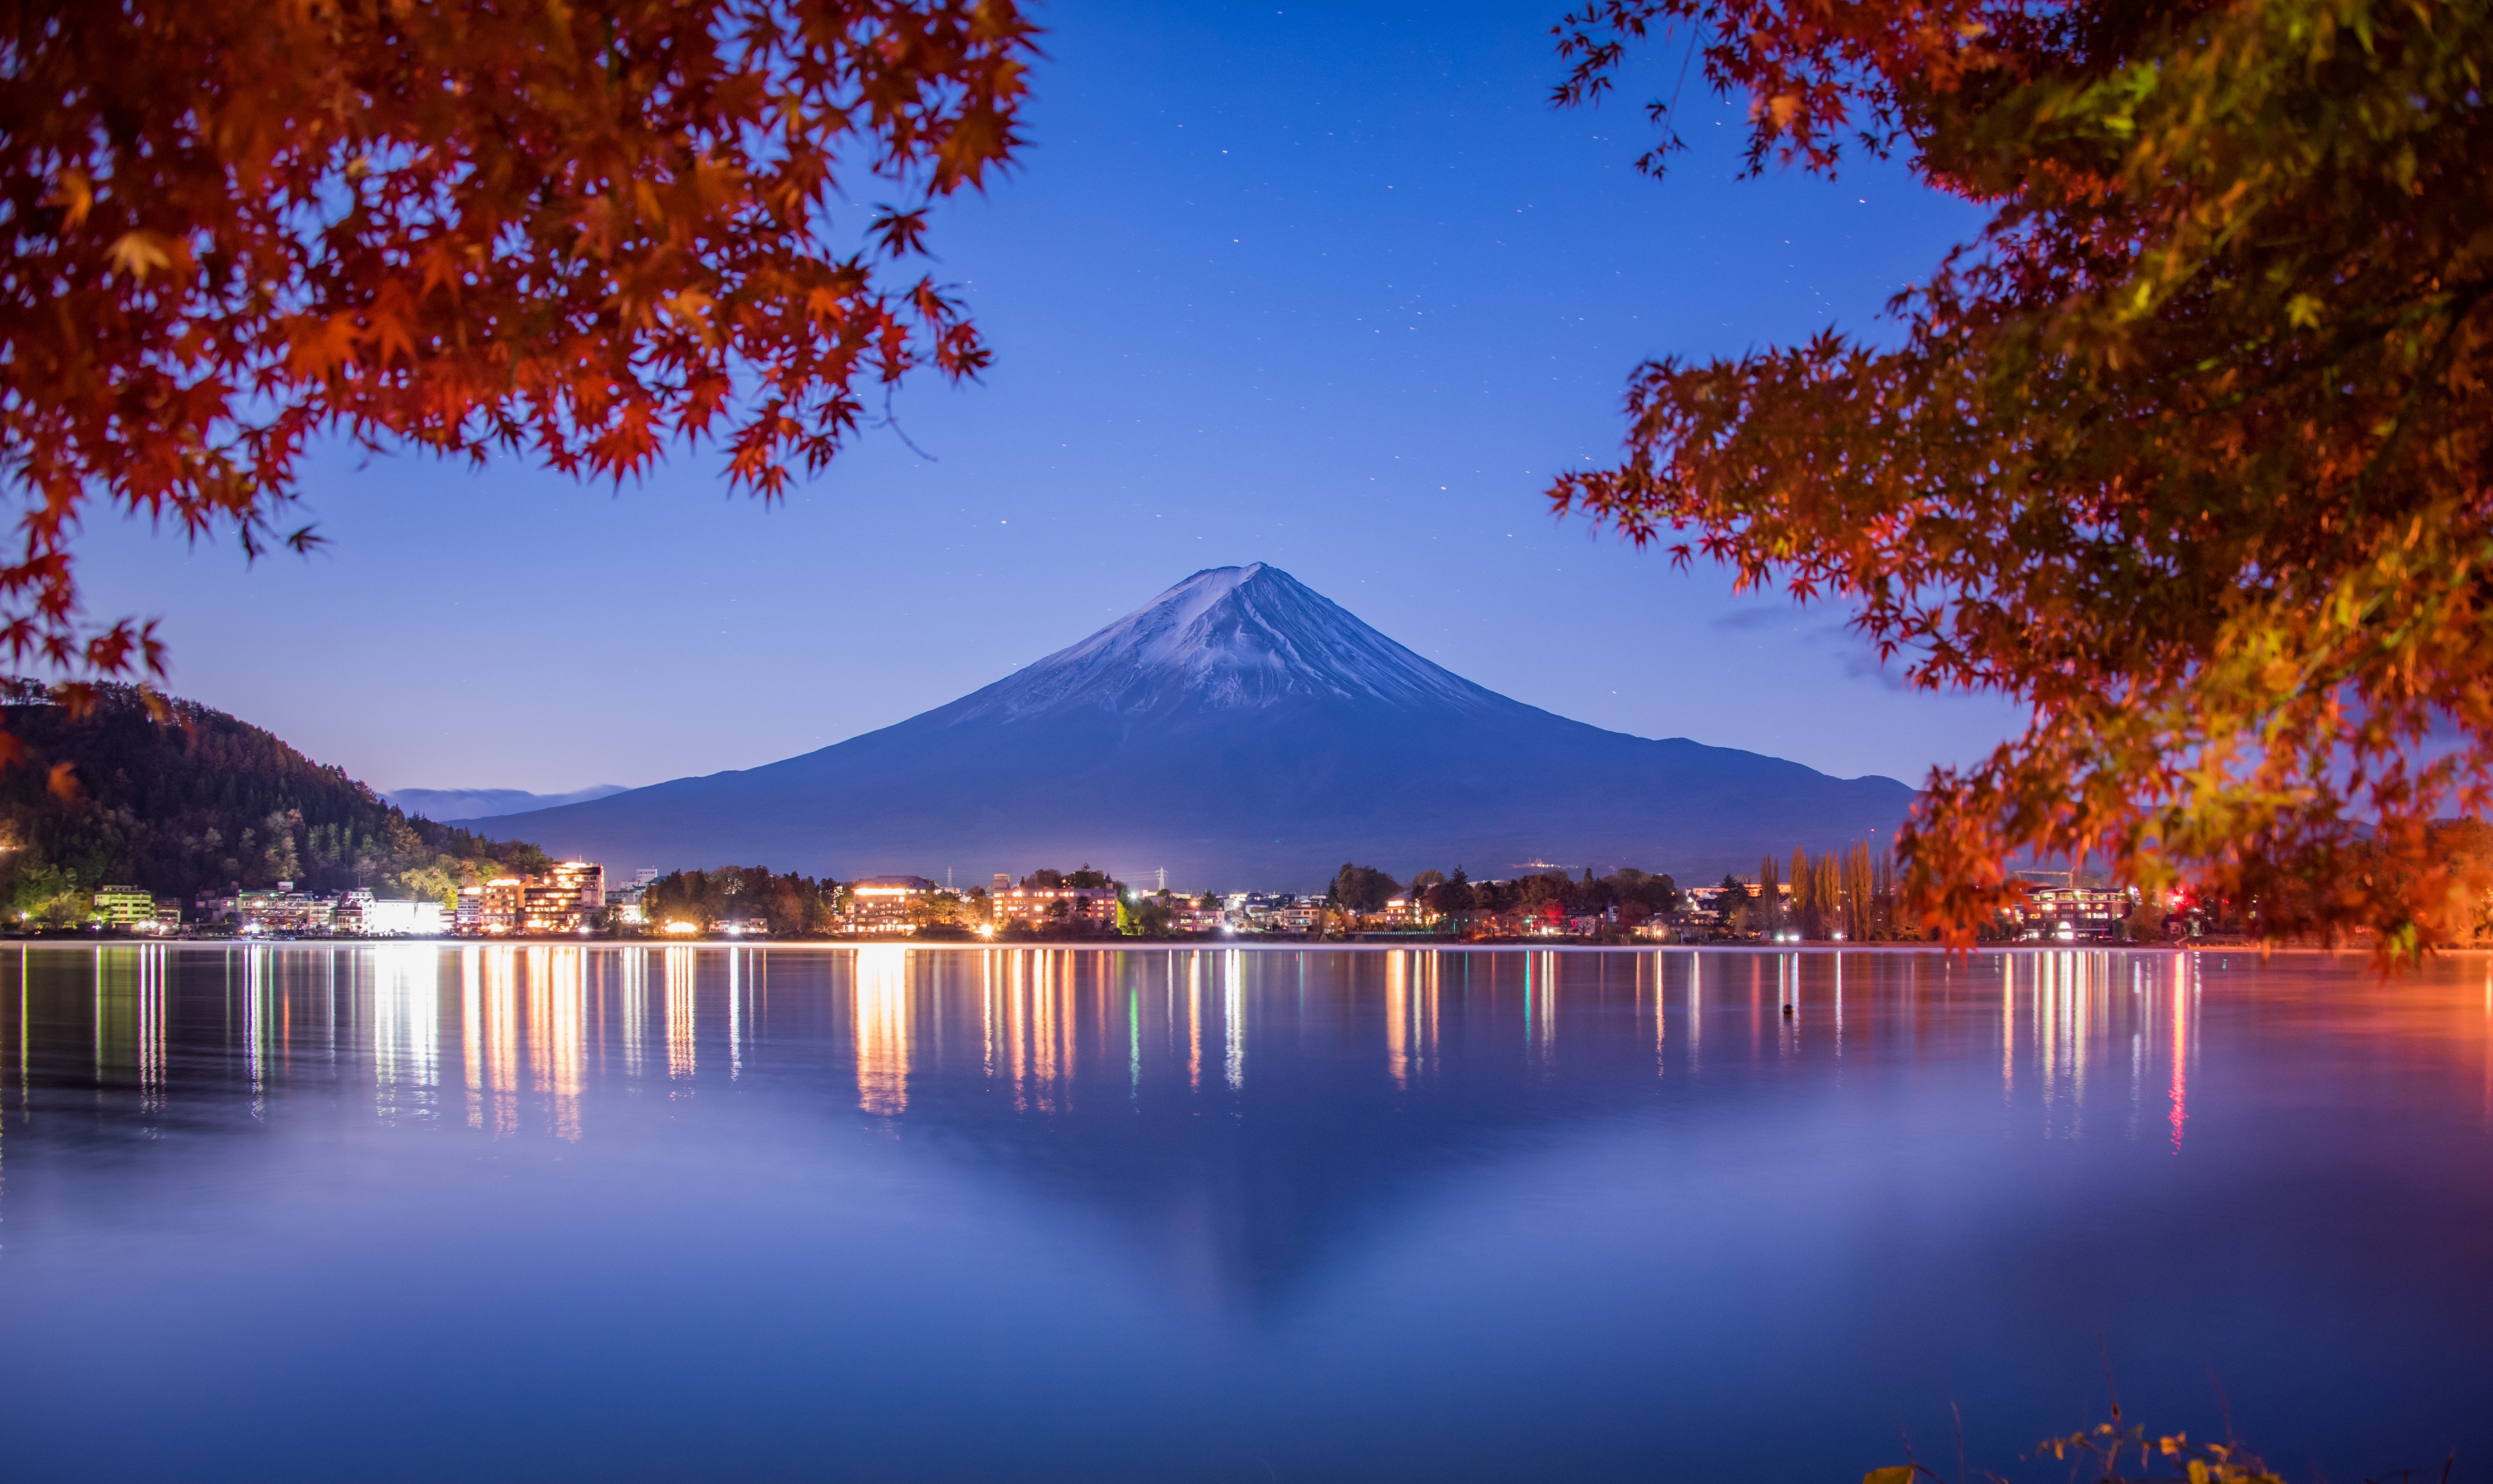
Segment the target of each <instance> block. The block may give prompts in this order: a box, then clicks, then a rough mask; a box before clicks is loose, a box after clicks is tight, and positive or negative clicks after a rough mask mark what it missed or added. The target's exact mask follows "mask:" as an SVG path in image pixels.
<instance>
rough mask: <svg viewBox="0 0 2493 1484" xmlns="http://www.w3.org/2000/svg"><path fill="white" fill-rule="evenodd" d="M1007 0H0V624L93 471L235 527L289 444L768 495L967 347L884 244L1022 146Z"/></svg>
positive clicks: (25, 594)
mask: <svg viewBox="0 0 2493 1484" xmlns="http://www.w3.org/2000/svg"><path fill="white" fill-rule="evenodd" d="M1033 36H1034V32H1033V28H1032V27H1031V25H1030V24H1029V23H1028V22H1027V21H1026V20H1025V19H1024V18H1023V17H1022V16H1021V15H1019V14H1018V12H1017V11H1016V9H1015V8H1014V5H1013V4H1012V0H569V3H545V4H517V5H507V4H496V3H492V0H422V3H409V0H118V3H105V4H88V3H81V0H49V3H46V0H7V3H5V4H0V190H5V191H6V193H7V194H6V198H5V206H0V210H5V212H6V221H5V223H0V231H5V233H6V242H7V247H6V250H5V269H0V344H5V351H6V353H5V359H0V473H5V477H6V478H7V480H8V481H9V483H10V486H11V489H12V492H13V493H14V494H16V495H18V496H20V497H21V498H22V500H23V516H22V519H21V526H20V534H21V536H22V542H21V543H19V544H17V545H16V547H15V549H14V550H10V551H6V552H0V647H5V648H6V649H7V650H8V651H9V654H10V657H11V658H12V659H15V660H21V661H22V660H25V659H27V658H30V657H32V658H36V659H40V660H42V661H45V662H47V663H49V664H51V665H54V666H56V667H61V668H69V669H73V670H76V669H81V668H83V669H86V670H89V671H93V672H99V673H105V674H110V673H114V672H119V671H128V670H132V669H137V670H140V671H142V672H145V671H154V670H157V669H159V668H161V658H160V653H159V650H158V647H157V643H156V640H155V638H154V637H153V635H152V634H151V633H149V632H148V630H147V629H146V628H145V627H143V626H138V625H135V624H133V623H131V622H128V621H124V622H120V623H116V624H112V625H110V626H94V625H87V624H84V623H82V621H81V619H80V616H79V612H78V606H77V591H76V585H75V577H74V572H73V565H72V553H71V549H70V543H71V540H72V538H73V536H74V534H75V531H76V529H77V526H78V523H79V521H80V520H81V519H83V518H84V517H85V516H86V515H87V514H89V511H90V507H91V506H97V505H101V506H103V507H105V508H108V509H113V510H118V511H122V512H130V513H135V514H140V515H144V516H145V517H147V518H148V519H151V520H153V521H155V522H157V523H159V524H160V525H170V526H173V527H177V528H179V529H180V530H182V531H184V532H187V533H188V534H190V535H192V536H194V537H197V536H204V535H212V534H220V533H228V532H230V533H236V534H238V535H239V536H240V538H241V540H242V541H243V543H244V544H245V546H246V547H247V548H249V549H254V550H256V549H260V548H261V547H262V546H264V545H266V544H268V543H271V542H275V541H285V540H288V539H291V540H294V541H296V542H298V543H299V542H301V541H303V540H305V539H307V538H306V536H305V534H304V533H303V532H301V531H295V532H291V533H288V532H286V531H285V529H284V526H285V521H284V520H283V516H284V512H285V506H286V504H287V502H288V501H289V499H290V498H291V497H292V494H293V491H294V488H295V480H296V476H297V470H298V466H299V464H300V461H301V460H302V459H303V457H304V455H305V453H306V450H307V448H308V447H310V446H311V445H312V444H313V442H314V440H315V439H317V438H320V437H322V436H324V435H330V436H344V437H345V438H349V439H352V440H356V441H359V442H363V443H366V444H370V445H373V446H376V447H416V448H423V449H429V450H433V451H436V452H438V453H440V454H444V455H450V456H458V457H465V458H473V459H481V458H483V457H484V456H485V455H486V454H488V453H489V452H492V451H497V450H499V451H508V452H515V453H524V454H526V455H529V456H532V457H535V458H537V459H541V460H543V461H545V462H546V463H548V464H550V465H552V466H553V467H556V468H558V469H562V470H566V471H570V472H575V473H579V474H582V475H585V476H590V477H597V476H604V477H613V478H619V477H622V476H624V475H626V474H629V473H632V472H634V471H637V470H640V469H642V468H644V467H645V466H646V465H647V464H648V463H649V462H650V461H651V460H655V459H657V458H659V457H661V456H662V455H663V454H664V453H665V452H667V451H668V450H669V449H670V448H671V447H676V446H679V445H680V444H682V443H683V442H685V441H687V440H690V439H710V440H715V441H716V442H717V443H718V444H719V445H720V446H722V447H723V448H724V449H725V450H726V452H727V455H728V458H729V471H730V477H731V478H732V480H733V481H734V482H735V483H736V485H737V486H739V487H742V488H744V489H747V490H752V491H755V492H757V493H759V494H761V495H763V496H765V497H771V496H775V495H777V494H778V493H779V492H780V491H781V490H783V489H784V488H785V486H786V482H787V480H788V478H789V477H790V470H791V467H792V465H801V466H805V467H813V466H818V465H820V464H821V463H822V462H823V461H824V460H827V459H829V458H830V457H831V456H832V454H833V453H834V452H835V451H836V450H837V449H838V448H839V447H840V446H841V444H842V442H843V440H844V439H846V438H848V437H850V436H852V435H853V434H854V433H855V432H856V430H857V428H858V427H859V425H860V421H861V420H862V419H866V418H870V417H872V416H873V415H874V414H875V407H876V403H875V401H874V399H875V398H876V395H877V392H878V389H882V388H887V387H888V386H889V384H890V383H892V382H893V381H895V380H897V379H898V378H900V377H901V376H903V375H904V374H906V373H907V372H908V371H911V370H913V369H915V368H919V367H928V366H931V367H932V368H934V369H935V370H936V371H938V372H940V373H941V374H943V375H946V376H950V377H955V378H958V377H962V376H966V375H970V374H973V373H975V372H976V371H977V370H978V369H979V368H980V367H981V366H982V365H983V364H984V363H985V361H986V355H987V353H986V351H985V350H984V349H983V348H982V346H981V345H980V343H979V341H978V338H977V336H976V333H975V332H974V331H973V329H972V328H971V326H970V325H969V324H968V323H967V322H966V321H965V320H964V319H963V318H962V316H961V313H960V312H959V308H958V306H957V305H956V304H955V303H954V301H953V300H951V299H950V298H948V297H946V294H945V293H944V292H943V290H942V289H941V288H940V286H939V285H938V284H936V283H935V282H933V281H932V280H930V279H929V278H927V277H926V276H925V275H924V274H923V273H922V272H918V271H916V270H914V269H910V268H908V267H906V266H905V264H906V260H907V259H909V258H911V257H913V256H916V255H919V254H921V253H922V252H923V251H924V244H923V234H924V232H925V230H926V208H927V206H928V205H929V203H930V202H932V201H933V200H935V199H936V198H939V197H942V196H944V195H946V194H947V193H953V192H957V191H959V190H961V189H962V188H964V187H976V186H978V185H980V184H981V183H982V182H983V181H985V180H986V179H987V178H988V177H989V176H990V174H991V173H992V172H993V171H994V170H995V169H996V168H997V167H999V166H1000V165H1002V164H1004V163H1006V162H1007V161H1008V160H1009V158H1010V156H1011V155H1012V153H1013V151H1014V149H1015V147H1016V146H1017V144H1018V143H1019V140H1018V138H1017V135H1016V133H1015V119H1016V116H1017V113H1018V110H1019V108H1020V107H1021V105H1022V102H1023V97H1024V91H1025V86H1026V69H1027V67H1028V64H1029V62H1030V60H1031V57H1032V54H1033Z"/></svg>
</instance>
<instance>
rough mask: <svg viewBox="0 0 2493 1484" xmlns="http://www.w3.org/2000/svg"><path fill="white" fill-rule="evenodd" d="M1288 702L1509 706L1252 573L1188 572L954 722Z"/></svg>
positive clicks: (973, 700)
mask: <svg viewBox="0 0 2493 1484" xmlns="http://www.w3.org/2000/svg"><path fill="white" fill-rule="evenodd" d="M1295 699H1309V700H1326V699H1331V700H1342V701H1367V702H1382V703H1385V704H1388V705H1396V706H1443V705H1454V706H1459V707H1462V708H1464V709H1466V710H1479V709H1484V708H1495V707H1500V706H1512V705H1513V704H1514V702H1512V701H1508V700H1505V699H1504V697H1499V696H1497V695H1496V694H1495V693H1493V692H1490V691H1487V690H1484V689H1482V688H1481V687H1479V686H1476V685H1474V684H1472V683H1471V682H1470V681H1468V680H1465V679H1463V678H1462V677H1461V676H1459V675H1457V674H1455V673H1454V672H1452V671H1451V670H1448V669H1445V668H1441V667H1439V666H1436V665H1432V664H1430V663H1429V662H1428V661H1427V660H1424V659H1422V658H1421V657H1420V656H1418V655H1416V654H1413V653H1412V652H1411V651H1410V650H1408V649H1405V648H1403V647H1402V646H1401V645H1399V644H1397V643H1396V642H1394V641H1393V640H1392V639H1390V638H1386V637H1385V636H1384V635H1382V634H1379V633H1378V632H1377V631H1376V630H1374V629H1371V628H1369V627H1368V626H1367V624H1365V623H1362V622H1360V621H1359V619H1357V618H1355V617H1353V616H1352V615H1351V614H1350V613H1349V612H1348V611H1347V610H1345V609H1344V608H1341V607H1340V606H1339V605H1337V604H1335V603H1334V602H1332V601H1331V600H1330V599H1327V598H1326V597H1324V596H1323V595H1322V594H1320V593H1317V592H1315V591H1313V590H1312V589H1310V588H1308V587H1307V586H1306V585H1305V584H1303V583H1301V582H1300V581H1299V580H1298V579H1295V578H1293V577H1291V576H1290V575H1289V574H1288V573H1286V572H1283V571H1282V570H1281V569H1279V568H1278V567H1274V566H1270V565H1267V564H1265V563H1263V562H1257V563H1254V564H1252V565H1250V566H1246V567H1213V568H1209V569H1206V570H1205V571H1202V572H1198V573H1196V574H1195V575H1194V576H1192V577H1190V578H1187V579H1186V580H1185V581H1183V582H1180V583H1178V584H1177V585H1176V586H1175V587H1172V588H1170V589H1169V590H1168V591H1166V592H1164V593H1162V594H1160V595H1159V596H1158V597H1157V598H1155V599H1153V600H1152V601H1151V602H1150V603H1149V604H1146V605H1145V606H1144V607H1142V608H1138V609H1136V610H1135V611H1133V612H1131V613H1128V614H1126V616H1125V617H1123V618H1121V619H1119V620H1117V621H1116V622H1115V623H1112V624H1110V625H1108V627H1106V628H1104V629H1101V630H1100V631H1099V632H1098V633H1096V634H1094V635H1092V636H1091V637H1090V638H1086V639H1084V640H1082V641H1081V642H1080V643H1078V644H1075V645H1073V646H1072V647H1070V648H1067V649H1062V650H1059V651H1057V652H1056V653H1055V654H1052V655H1049V656H1048V657H1047V658H1045V659H1043V660H1040V661H1038V662H1037V663H1036V664H1035V665H1031V666H1029V667H1027V668H1024V669H1021V670H1019V671H1017V672H1015V673H1014V674H1011V675H1008V676H1006V678H1005V679H1003V680H1000V681H998V682H997V683H996V684H994V685H991V686H989V687H987V688H986V689H985V690H982V691H979V692H977V693H976V694H975V695H971V696H966V697H962V698H961V699H960V700H959V701H957V702H955V703H954V705H955V706H957V707H958V708H959V709H958V711H957V712H955V715H954V717H953V718H952V719H953V720H958V721H967V720H970V719H972V718H974V717H992V718H1000V719H1006V720H1018V719H1020V718H1023V717H1030V716H1036V715H1041V714H1046V713H1051V712H1057V711H1063V710H1066V709H1077V708H1078V709H1090V708H1094V707H1096V708H1099V709H1104V710H1108V711H1115V712H1124V713H1139V712H1168V711H1175V710H1180V709H1186V710H1198V709H1215V710H1226V709H1237V708H1260V707H1265V706H1271V705H1276V704H1279V703H1281V702H1283V701H1286V700H1295ZM946 709H951V708H946Z"/></svg>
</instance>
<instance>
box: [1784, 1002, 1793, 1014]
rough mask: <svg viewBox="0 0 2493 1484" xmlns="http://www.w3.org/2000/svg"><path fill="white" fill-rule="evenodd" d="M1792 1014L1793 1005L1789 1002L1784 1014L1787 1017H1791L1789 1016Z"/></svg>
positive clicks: (1785, 1006)
mask: <svg viewBox="0 0 2493 1484" xmlns="http://www.w3.org/2000/svg"><path fill="white" fill-rule="evenodd" d="M1791 1013H1792V1007H1791V1005H1790V1004H1789V1003H1788V1002H1787V1003H1786V1004H1785V1005H1784V1014H1786V1015H1789V1014H1791Z"/></svg>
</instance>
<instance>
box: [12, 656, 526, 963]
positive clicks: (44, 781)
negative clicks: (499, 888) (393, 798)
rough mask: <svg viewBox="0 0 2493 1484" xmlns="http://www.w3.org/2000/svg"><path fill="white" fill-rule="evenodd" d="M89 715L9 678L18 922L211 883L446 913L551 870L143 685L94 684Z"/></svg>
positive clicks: (77, 914) (513, 847)
mask: <svg viewBox="0 0 2493 1484" xmlns="http://www.w3.org/2000/svg"><path fill="white" fill-rule="evenodd" d="M87 697H88V698H89V699H90V700H91V704H88V705H86V706H84V707H83V708H82V714H77V715H73V708H71V707H69V706H65V705H62V704H59V703H57V702H56V701H54V700H53V699H52V697H51V694H50V692H49V691H48V690H47V689H46V688H45V686H43V685H41V684H39V683H37V682H34V681H29V680H23V679H0V729H5V731H6V733H7V735H8V736H9V737H10V738H12V739H14V740H15V744H16V746H17V749H18V753H17V757H16V760H15V762H14V763H12V764H11V765H9V766H7V767H0V901H5V902H6V904H7V911H8V913H9V916H10V918H11V919H12V920H18V919H19V918H20V914H23V920H27V921H33V922H45V921H51V920H76V919H78V918H82V917H84V916H85V914H86V908H87V894H88V893H90V892H92V891H93V890H94V889H95V888H96V887H97V886H100V885H104V884H107V883H111V884H128V885H133V886H138V887H143V888H145V889H146V890H148V891H151V892H154V893H157V894H158V895H160V896H172V897H180V898H183V899H184V900H188V899H190V898H191V897H192V896H194V895H195V894H196V893H198V892H200V891H203V890H208V889H211V888H227V887H235V886H240V887H245V888H265V887H272V886H275V885H276V884H277V883H278V882H280V881H292V882H294V883H295V884H296V886H297V887H298V888H300V889H304V890H312V891H323V892H329V891H345V890H348V889H351V888H354V887H365V888H369V889H371V890H372V891H375V892H376V893H378V894H380V895H382V896H404V897H415V898H420V899H425V900H430V901H437V902H442V903H445V904H447V903H448V902H450V901H451V900H452V899H454V898H455V896H456V894H457V892H458V889H459V887H460V886H461V885H462V884H464V883H466V882H468V881H472V880H477V879H481V878H483V877H486V876H497V875H502V874H504V873H512V872H526V871H542V870H543V869H545V867H546V865H547V860H546V856H545V852H543V851H542V850H539V849H538V848H537V847H536V846H531V845H523V844H517V843H505V842H496V841H493V840H489V839H486V838H485V837H483V836H481V835H474V834H470V833H469V832H467V831H466V830H461V829H452V828H450V827H449V826H447V825H442V824H436V823H435V822H434V821H432V820H430V819H423V818H409V817H408V816H406V815H405V814H404V813H403V812H401V811H400V810H399V809H398V808H396V807H395V806H393V805H391V804H389V803H387V802H385V801H384V800H382V799H381V798H380V797H378V796H377V795H375V793H374V792H373V790H372V789H370V788H368V787H365V786H364V785H362V784H360V783H357V782H356V781H355V780H353V779H351V778H349V777H347V776H346V775H345V772H344V771H343V770H341V769H338V768H334V767H325V766H323V765H321V764H319V763H316V762H314V761H313V760H311V759H310V758H308V757H304V756H303V755H302V754H301V753H298V752H296V751H295V750H294V749H292V748H290V747H288V746H286V745H285V743H284V742H281V741H279V740H278V739H277V738H276V737H275V736H273V735H271V734H270V733H268V732H265V731H262V730H260V729H259V728H258V727H253V726H250V725H248V724H246V723H244V722H241V721H237V720H236V719H234V718H233V717H230V716H227V715H226V714H225V713H224V712H222V711H216V710H212V709H210V708H209V707H206V706H202V705H198V704H196V703H195V702H192V701H186V700H172V699H165V698H162V697H158V698H156V700H155V703H154V705H153V706H152V707H151V705H150V698H149V697H147V696H145V695H144V694H142V693H141V692H140V691H139V690H137V689H136V688H135V687H132V686H124V685H97V686H92V687H89V688H87Z"/></svg>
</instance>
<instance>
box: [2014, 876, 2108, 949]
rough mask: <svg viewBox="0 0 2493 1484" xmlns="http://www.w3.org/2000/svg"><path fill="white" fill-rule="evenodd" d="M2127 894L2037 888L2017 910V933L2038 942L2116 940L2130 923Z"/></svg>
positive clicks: (2094, 888) (2093, 889)
mask: <svg viewBox="0 0 2493 1484" xmlns="http://www.w3.org/2000/svg"><path fill="white" fill-rule="evenodd" d="M2130 906H2131V901H2130V896H2129V893H2127V892H2125V891H2118V890H2111V889H2107V888H2104V887H2099V886H2044V887H2037V888H2036V889H2035V890H2034V891H2033V892H2032V893H2031V894H2029V895H2028V896H2027V899H2026V901H2025V902H2024V903H2023V904H2022V905H2019V906H2018V907H2017V908H2016V913H2017V928H2018V933H2019V935H2021V936H2024V937H2037V938H2055V939H2059V938H2066V939H2072V940H2074V939H2077V938H2101V937H2119V936H2120V935H2122V933H2123V931H2124V925H2125V924H2126V923H2127V922H2128V921H2129V912H2130Z"/></svg>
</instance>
